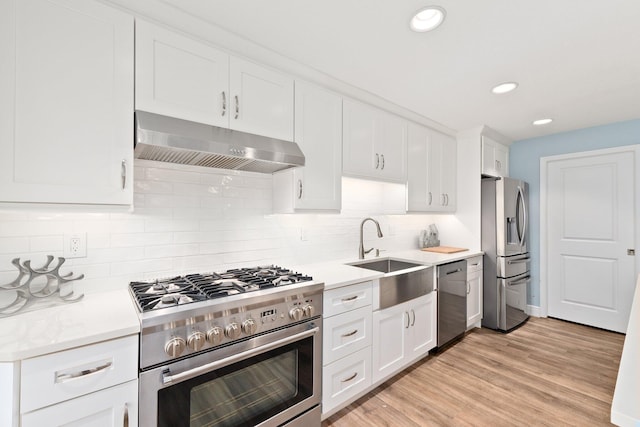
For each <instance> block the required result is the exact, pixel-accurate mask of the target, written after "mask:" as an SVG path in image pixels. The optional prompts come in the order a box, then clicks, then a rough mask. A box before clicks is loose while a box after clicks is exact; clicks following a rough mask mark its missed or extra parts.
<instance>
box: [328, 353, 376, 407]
mask: <svg viewBox="0 0 640 427" xmlns="http://www.w3.org/2000/svg"><path fill="white" fill-rule="evenodd" d="M370 385H371V347H367V348H364V349H362V350H360V351H358V352H356V353H353V354H351V355H349V356H347V357H345V358H343V359H340V360H338V361H336V362H334V363H332V364H330V365H328V366H325V367H324V368H323V371H322V412H323V413H327V412H329V411H331V410H332V409H333V408H335V407H337V406H339V405H340V404H342V403H343V402H345V401H346V400H347V399H349V398H350V397H353V396H355V395H356V394H358V393H360V392H361V391H364V390H365V389H366V388H367V387H369V386H370Z"/></svg>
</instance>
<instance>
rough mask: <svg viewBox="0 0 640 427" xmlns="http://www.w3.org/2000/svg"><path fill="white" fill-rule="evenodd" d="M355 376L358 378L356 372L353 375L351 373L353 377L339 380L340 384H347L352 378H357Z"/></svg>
mask: <svg viewBox="0 0 640 427" xmlns="http://www.w3.org/2000/svg"><path fill="white" fill-rule="evenodd" d="M357 376H358V373H357V372H354V373H353V375H351V376H350V377H349V378H345V379H343V380H340V382H343V383H348V382H349V381H351V380H352V379H354V378H355V377H357Z"/></svg>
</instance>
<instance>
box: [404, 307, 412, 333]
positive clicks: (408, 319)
mask: <svg viewBox="0 0 640 427" xmlns="http://www.w3.org/2000/svg"><path fill="white" fill-rule="evenodd" d="M404 314H406V315H407V326H405V327H404V328H405V329H409V323H410V322H411V319H410V318H409V313H408V312H406V311H405V312H404Z"/></svg>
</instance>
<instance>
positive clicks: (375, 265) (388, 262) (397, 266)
mask: <svg viewBox="0 0 640 427" xmlns="http://www.w3.org/2000/svg"><path fill="white" fill-rule="evenodd" d="M349 265H353V266H354V267H360V268H366V269H369V270H375V271H379V272H381V273H393V272H395V271H400V270H406V269H408V268H413V267H424V266H423V265H422V264H416V263H413V262H407V261H400V260H397V259H393V258H379V259H374V260H364V261H358V262H354V263H350V264H349Z"/></svg>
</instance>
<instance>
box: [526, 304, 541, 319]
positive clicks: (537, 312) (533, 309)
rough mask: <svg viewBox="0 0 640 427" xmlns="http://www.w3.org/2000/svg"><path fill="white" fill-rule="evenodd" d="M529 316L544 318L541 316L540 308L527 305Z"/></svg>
mask: <svg viewBox="0 0 640 427" xmlns="http://www.w3.org/2000/svg"><path fill="white" fill-rule="evenodd" d="M527 314H528V315H529V316H533V317H542V316H541V315H540V307H539V306H537V305H527Z"/></svg>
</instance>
